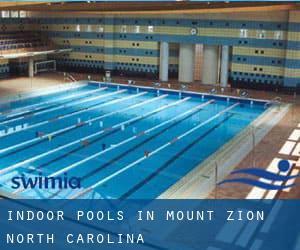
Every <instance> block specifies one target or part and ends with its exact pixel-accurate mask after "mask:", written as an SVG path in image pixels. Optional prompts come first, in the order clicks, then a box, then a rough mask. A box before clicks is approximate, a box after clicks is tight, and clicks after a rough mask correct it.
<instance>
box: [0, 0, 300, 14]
mask: <svg viewBox="0 0 300 250" xmlns="http://www.w3.org/2000/svg"><path fill="white" fill-rule="evenodd" d="M295 8H299V4H296V3H294V2H194V1H193V2H189V1H171V2H167V1H162V2H153V1H152V2H147V1H145V2H143V1H135V2H133V1H131V2H130V1H128V2H124V1H122V2H117V1H110V2H107V1H106V2H0V9H1V10H26V11H47V12H49V11H53V12H61V11H76V12H91V13H92V12H98V13H99V12H101V13H112V14H113V13H130V14H143V13H147V14H163V13H207V12H209V13H222V12H230V11H236V12H243V11H276V10H289V9H295Z"/></svg>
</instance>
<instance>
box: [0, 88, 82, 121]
mask: <svg viewBox="0 0 300 250" xmlns="http://www.w3.org/2000/svg"><path fill="white" fill-rule="evenodd" d="M86 86H88V84H81V85H79V84H78V85H76V86H66V87H64V88H63V89H59V90H55V91H53V90H52V91H46V92H45V91H44V92H43V93H42V94H40V93H39V94H38V95H34V96H28V97H26V98H22V99H21V100H19V99H16V100H13V102H17V101H24V100H30V99H33V98H37V97H43V96H49V95H54V94H58V93H60V92H63V91H71V90H76V89H79V88H83V87H86ZM1 104H2V105H3V103H1ZM4 104H5V103H4ZM41 104H43V103H36V104H30V105H27V106H24V107H20V108H16V109H12V110H4V111H2V112H0V118H2V117H1V116H7V115H10V114H12V112H13V111H18V110H23V109H26V108H29V107H35V106H39V105H41Z"/></svg>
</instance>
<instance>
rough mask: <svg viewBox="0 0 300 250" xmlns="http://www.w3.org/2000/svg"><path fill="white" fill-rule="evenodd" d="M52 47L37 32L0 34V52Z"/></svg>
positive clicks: (40, 49)
mask: <svg viewBox="0 0 300 250" xmlns="http://www.w3.org/2000/svg"><path fill="white" fill-rule="evenodd" d="M49 49H54V46H53V45H52V44H51V43H50V42H49V41H48V40H46V39H45V38H43V37H42V35H41V33H39V32H32V31H26V32H24V31H23V32H17V33H16V32H14V33H9V32H7V33H2V34H1V35H0V54H2V55H3V54H10V53H23V52H31V51H44V50H49Z"/></svg>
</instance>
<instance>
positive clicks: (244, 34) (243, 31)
mask: <svg viewBox="0 0 300 250" xmlns="http://www.w3.org/2000/svg"><path fill="white" fill-rule="evenodd" d="M240 37H241V38H247V37H248V30H247V29H240Z"/></svg>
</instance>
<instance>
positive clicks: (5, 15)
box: [1, 10, 10, 18]
mask: <svg viewBox="0 0 300 250" xmlns="http://www.w3.org/2000/svg"><path fill="white" fill-rule="evenodd" d="M1 17H2V18H8V17H10V13H9V11H8V10H2V11H1Z"/></svg>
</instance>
